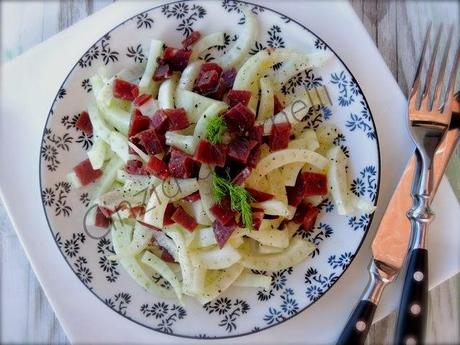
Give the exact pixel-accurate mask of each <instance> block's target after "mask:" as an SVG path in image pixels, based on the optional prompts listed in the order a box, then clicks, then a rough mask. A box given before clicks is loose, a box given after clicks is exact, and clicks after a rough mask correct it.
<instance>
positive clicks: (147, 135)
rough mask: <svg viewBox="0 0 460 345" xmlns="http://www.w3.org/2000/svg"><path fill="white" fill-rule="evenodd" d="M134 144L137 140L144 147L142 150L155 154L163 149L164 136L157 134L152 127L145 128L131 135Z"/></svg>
mask: <svg viewBox="0 0 460 345" xmlns="http://www.w3.org/2000/svg"><path fill="white" fill-rule="evenodd" d="M133 138H134V139H133V141H134V143H135V144H136V143H137V142H139V144H140V145H142V147H143V148H144V151H145V152H146V153H148V154H150V155H156V154H158V153H161V152H163V150H164V140H165V139H164V137H163V136H161V135H158V134H157V132H156V131H155V129H154V128H150V129H147V130H145V131H142V132H140V133H138V134H136V135H135V136H134V137H133Z"/></svg>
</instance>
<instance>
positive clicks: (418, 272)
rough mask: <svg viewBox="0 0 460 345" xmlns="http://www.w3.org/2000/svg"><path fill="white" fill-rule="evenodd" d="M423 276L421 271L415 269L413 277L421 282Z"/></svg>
mask: <svg viewBox="0 0 460 345" xmlns="http://www.w3.org/2000/svg"><path fill="white" fill-rule="evenodd" d="M424 277H425V276H424V275H423V273H422V272H420V271H417V272H415V273H414V279H415V280H416V281H418V282H421V281H422V280H423V278H424Z"/></svg>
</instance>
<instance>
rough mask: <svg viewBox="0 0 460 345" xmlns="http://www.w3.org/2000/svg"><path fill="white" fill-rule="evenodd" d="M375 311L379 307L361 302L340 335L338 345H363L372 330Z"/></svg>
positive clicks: (365, 301) (366, 301)
mask: <svg viewBox="0 0 460 345" xmlns="http://www.w3.org/2000/svg"><path fill="white" fill-rule="evenodd" d="M375 309H377V306H376V305H375V304H374V303H372V302H371V301H369V300H361V301H359V303H358V305H357V306H356V308H355V310H354V311H353V313H352V314H351V315H350V318H349V319H348V322H347V324H346V325H345V327H344V329H343V331H342V333H341V334H340V337H339V340H338V341H337V345H363V344H364V342H365V341H366V337H367V333H368V332H369V329H370V328H371V325H372V319H373V318H374V313H375Z"/></svg>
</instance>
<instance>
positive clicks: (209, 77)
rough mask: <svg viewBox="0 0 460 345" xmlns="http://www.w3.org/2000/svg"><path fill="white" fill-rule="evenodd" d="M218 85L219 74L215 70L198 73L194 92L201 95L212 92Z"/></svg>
mask: <svg viewBox="0 0 460 345" xmlns="http://www.w3.org/2000/svg"><path fill="white" fill-rule="evenodd" d="M218 83H219V74H218V73H217V72H216V71H215V70H210V71H206V72H204V73H200V76H199V78H198V79H197V81H196V84H195V90H196V91H198V93H200V94H202V95H206V94H208V93H210V92H212V91H213V90H214V89H215V88H216V87H217V84H218Z"/></svg>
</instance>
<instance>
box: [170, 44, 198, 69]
mask: <svg viewBox="0 0 460 345" xmlns="http://www.w3.org/2000/svg"><path fill="white" fill-rule="evenodd" d="M190 55H192V52H191V51H190V50H185V49H177V48H171V47H167V48H166V49H165V51H164V53H163V61H164V62H165V63H166V64H167V65H169V67H170V68H171V70H172V71H178V72H182V71H183V70H184V69H185V67H187V65H188V60H189V59H190Z"/></svg>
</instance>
